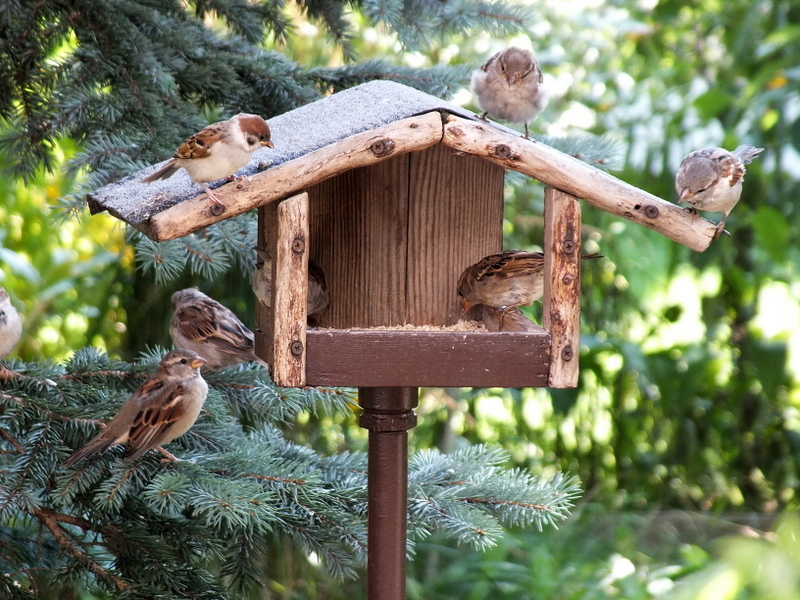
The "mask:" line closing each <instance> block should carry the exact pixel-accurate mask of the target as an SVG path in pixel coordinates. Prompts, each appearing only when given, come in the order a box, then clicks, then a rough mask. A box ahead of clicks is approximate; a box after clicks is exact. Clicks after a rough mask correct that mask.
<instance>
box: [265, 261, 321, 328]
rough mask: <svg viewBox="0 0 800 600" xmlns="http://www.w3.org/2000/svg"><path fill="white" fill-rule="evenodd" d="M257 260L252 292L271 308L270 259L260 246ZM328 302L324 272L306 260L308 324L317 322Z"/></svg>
mask: <svg viewBox="0 0 800 600" xmlns="http://www.w3.org/2000/svg"><path fill="white" fill-rule="evenodd" d="M256 253H257V254H258V260H257V261H256V269H255V271H253V280H252V285H253V293H254V294H255V295H256V298H257V299H258V301H259V302H260V303H261V304H263V305H264V306H266V307H267V308H271V305H272V260H271V259H270V257H269V255H268V254H267V253H266V252H265V251H264V250H261V249H260V248H256ZM329 303H330V295H329V294H328V286H327V285H326V284H325V273H324V272H323V270H322V269H321V268H320V266H319V265H318V264H317V263H315V262H314V261H313V260H309V261H308V300H307V302H306V315H307V321H308V324H309V325H311V326H312V327H313V326H315V325H316V324H317V320H318V319H319V317H320V315H321V314H322V313H323V312H325V309H326V308H328V304H329Z"/></svg>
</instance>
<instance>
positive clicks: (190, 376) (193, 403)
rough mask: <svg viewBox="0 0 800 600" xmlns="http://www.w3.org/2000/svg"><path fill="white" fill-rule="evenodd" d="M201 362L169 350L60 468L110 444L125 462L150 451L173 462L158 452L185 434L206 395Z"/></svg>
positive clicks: (101, 452)
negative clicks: (122, 450) (122, 447)
mask: <svg viewBox="0 0 800 600" xmlns="http://www.w3.org/2000/svg"><path fill="white" fill-rule="evenodd" d="M205 362H206V361H205V360H204V359H203V358H200V357H199V356H197V354H195V353H194V352H191V351H189V350H173V351H172V352H170V353H169V354H167V355H166V356H165V357H164V358H163V359H162V360H161V362H160V363H159V365H158V369H156V372H155V373H154V374H153V375H151V376H150V378H149V379H148V380H147V381H145V382H144V383H143V384H142V385H140V386H139V388H138V389H137V390H136V391H135V392H133V394H132V395H131V397H130V398H128V399H127V400H126V401H125V403H124V404H123V405H122V406H121V407H120V409H119V411H117V414H116V415H114V417H113V418H112V419H111V421H109V422H108V425H106V427H105V428H104V429H103V431H101V432H100V433H99V434H98V435H97V436H95V437H94V439H92V441H90V442H89V443H88V444H86V445H85V446H84V447H83V448H81V449H80V450H77V451H76V452H74V453H73V454H72V455H71V456H70V457H69V458H67V460H65V461H64V465H65V466H67V467H69V466H72V465H73V464H75V463H76V462H78V461H79V460H83V459H85V458H88V457H90V456H92V455H94V454H103V453H104V452H105V451H106V450H108V449H109V448H110V447H111V446H114V445H115V444H127V445H128V450H127V459H126V460H127V462H131V461H133V460H136V459H137V458H138V457H139V456H141V455H142V454H144V453H145V452H147V451H148V450H150V449H152V448H156V449H158V450H159V452H161V453H162V454H164V456H166V457H167V460H177V459H176V458H175V457H174V456H173V455H172V454H171V453H169V452H167V451H166V450H164V449H163V448H161V445H162V444H166V443H168V442H171V441H172V440H174V439H175V438H178V437H180V436H182V435H183V434H184V433H186V432H187V431H189V429H191V428H192V425H194V422H195V421H196V420H197V417H198V415H199V414H200V410H201V409H202V408H203V404H204V403H205V401H206V396H207V395H208V384H207V383H206V382H205V380H204V379H203V378H202V377H201V375H200V366H201V365H203V364H204V363H205Z"/></svg>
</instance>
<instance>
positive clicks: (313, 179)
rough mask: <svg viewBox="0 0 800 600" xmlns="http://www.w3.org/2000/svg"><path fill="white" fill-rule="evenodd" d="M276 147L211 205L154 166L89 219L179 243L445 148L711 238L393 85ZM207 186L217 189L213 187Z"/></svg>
mask: <svg viewBox="0 0 800 600" xmlns="http://www.w3.org/2000/svg"><path fill="white" fill-rule="evenodd" d="M269 125H270V129H271V131H272V141H273V143H274V144H275V148H274V150H270V149H266V148H262V149H260V150H258V151H256V152H255V153H254V155H253V157H252V159H251V160H250V162H249V164H248V165H247V166H246V167H245V168H243V169H242V170H241V171H239V173H238V175H244V176H246V179H242V180H238V181H235V182H232V183H228V184H227V185H222V186H221V187H220V188H219V189H218V190H216V194H217V195H218V196H219V197H220V198H221V199H222V200H223V201H224V202H225V204H226V208H224V209H223V210H219V209H221V208H222V207H221V206H219V205H215V204H213V203H212V202H210V201H209V200H208V199H207V198H206V196H205V194H203V193H200V192H201V191H202V190H201V189H200V188H199V186H197V185H195V184H194V183H193V182H192V180H191V178H190V177H189V175H188V173H187V172H186V171H185V170H183V169H181V170H180V171H179V172H178V173H176V174H175V175H173V176H172V177H171V178H169V179H166V180H159V181H155V182H151V183H141V180H142V179H143V178H144V177H146V176H147V175H149V174H150V173H152V172H153V171H154V170H155V169H156V168H158V165H154V166H152V167H149V168H147V169H144V170H142V171H140V172H137V173H134V174H132V175H130V176H128V177H126V178H124V179H121V180H119V181H115V182H113V183H111V184H108V185H106V186H104V187H102V188H100V189H98V190H95V191H93V192H91V193H89V194H88V195H87V200H88V203H89V208H90V210H91V212H92V214H95V213H97V212H101V211H104V210H107V211H108V212H109V213H111V214H112V215H114V216H115V217H117V218H119V219H121V220H123V221H125V222H126V223H128V224H130V225H132V226H134V227H136V228H137V229H139V230H141V231H142V232H144V233H145V234H146V235H148V236H149V237H151V238H153V239H155V240H167V239H174V238H177V237H181V236H184V235H187V234H189V233H191V232H192V231H196V230H197V229H200V228H202V227H206V226H208V225H211V224H213V223H215V222H218V221H221V220H224V219H228V218H231V217H234V216H236V215H239V214H241V213H243V212H246V211H248V210H250V209H253V208H256V207H257V206H261V205H264V204H268V203H270V202H274V201H277V200H280V199H282V198H285V197H287V196H290V195H292V194H294V193H296V192H298V191H301V190H303V189H306V188H308V187H309V186H310V185H314V184H316V183H319V182H320V181H323V180H324V179H327V178H329V177H333V176H335V175H338V174H340V173H343V172H345V171H348V170H350V169H353V168H357V167H363V166H368V165H370V164H374V163H376V162H379V161H381V160H386V159H389V158H392V157H394V156H398V155H400V154H403V153H405V152H412V151H418V150H423V149H424V148H426V147H429V146H432V145H434V144H438V143H442V144H444V145H446V146H449V147H451V148H452V149H453V150H454V151H456V152H463V153H467V154H473V155H477V156H479V157H481V158H484V159H486V160H489V161H492V162H494V163H497V164H500V165H501V166H503V167H505V168H507V169H512V170H515V171H519V172H521V173H524V174H526V175H530V176H532V177H534V178H536V179H538V180H540V181H542V182H543V183H546V184H548V185H551V186H553V187H555V188H557V189H561V190H562V191H565V192H567V193H569V194H572V195H574V196H576V197H579V198H582V199H584V200H586V201H588V202H590V203H591V204H594V205H595V206H598V207H600V208H602V209H603V210H606V211H608V212H611V213H613V214H616V215H618V216H620V217H622V218H625V219H628V220H631V221H634V222H636V223H638V224H640V225H644V226H646V227H649V228H651V229H654V230H656V231H659V232H660V233H662V234H664V235H667V236H668V237H670V238H672V239H674V240H676V241H678V242H680V243H683V244H685V245H687V246H689V247H690V248H692V249H695V250H701V251H702V250H705V249H706V248H707V247H708V246H709V245H710V243H711V241H712V240H713V238H714V234H715V228H714V226H713V225H712V224H711V223H709V222H708V221H706V220H704V219H701V218H698V217H694V216H691V215H689V214H688V213H686V212H685V211H684V210H682V209H680V208H679V207H677V206H676V205H675V204H673V203H671V202H665V201H664V200H661V199H659V198H657V197H655V196H653V195H651V194H648V193H647V192H644V191H642V190H640V189H638V188H635V187H633V186H631V185H629V184H627V183H625V182H623V181H621V180H619V179H617V178H615V177H613V176H611V175H609V174H608V173H605V172H604V171H601V170H599V169H597V168H595V167H593V166H591V165H588V164H586V163H583V162H581V161H579V160H577V159H575V158H573V157H571V156H569V155H567V154H564V153H562V152H559V151H558V150H555V149H554V148H551V147H550V146H547V145H546V144H543V143H541V142H537V141H535V140H527V139H524V138H522V137H521V136H520V134H519V133H518V132H515V131H512V130H510V129H507V128H505V127H501V126H498V125H495V124H494V123H488V122H485V121H481V120H479V119H477V118H476V117H475V115H474V114H473V113H472V112H470V111H466V110H464V109H463V108H461V107H459V106H456V105H454V104H451V103H448V102H445V101H443V100H441V99H440V98H436V97H435V96H431V95H429V94H426V93H424V92H420V91H418V90H415V89H413V88H410V87H408V86H404V85H401V84H398V83H394V82H389V81H373V82H369V83H366V84H363V85H359V86H357V87H354V88H350V89H348V90H345V91H342V92H339V93H336V94H333V95H331V96H328V97H326V98H323V99H321V100H318V101H317V102H313V103H311V104H307V105H305V106H302V107H300V108H297V109H295V110H292V111H290V112H287V113H284V114H282V115H279V116H277V117H273V118H271V119H270V120H269ZM211 187H214V186H213V185H212V186H211Z"/></svg>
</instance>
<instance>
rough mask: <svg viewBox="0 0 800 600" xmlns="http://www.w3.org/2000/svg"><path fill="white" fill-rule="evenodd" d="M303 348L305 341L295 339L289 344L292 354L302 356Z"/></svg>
mask: <svg viewBox="0 0 800 600" xmlns="http://www.w3.org/2000/svg"><path fill="white" fill-rule="evenodd" d="M303 349H304V348H303V342H301V341H300V340H295V341H293V342H292V343H291V345H290V346H289V351H290V352H291V353H292V356H302V354H303Z"/></svg>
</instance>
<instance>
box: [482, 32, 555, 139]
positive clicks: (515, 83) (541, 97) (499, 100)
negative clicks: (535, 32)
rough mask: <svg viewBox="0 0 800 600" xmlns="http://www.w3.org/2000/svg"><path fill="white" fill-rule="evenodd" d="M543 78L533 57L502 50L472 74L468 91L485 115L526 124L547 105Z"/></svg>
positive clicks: (515, 50) (519, 50)
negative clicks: (475, 97) (474, 96)
mask: <svg viewBox="0 0 800 600" xmlns="http://www.w3.org/2000/svg"><path fill="white" fill-rule="evenodd" d="M543 82H544V78H543V77H542V71H541V70H540V69H539V63H538V62H536V58H534V56H533V54H532V53H531V52H529V51H528V50H523V49H522V48H514V47H511V48H506V49H505V50H502V51H500V52H498V53H497V54H495V55H494V56H492V57H491V58H490V59H489V60H487V61H486V64H485V65H483V66H482V67H481V68H480V69H478V70H477V71H475V72H474V73H473V74H472V91H473V92H475V95H476V96H477V97H478V106H480V107H481V109H482V110H483V111H484V113H483V114H482V115H480V118H481V119H483V120H484V121H485V120H486V115H492V116H493V117H494V118H496V119H503V120H505V121H510V122H512V123H525V136H524V137H525V139H529V137H530V136H529V133H528V122H529V121H532V120H533V119H534V118H535V117H536V115H538V114H539V113H540V112H542V109H543V108H544V106H545V104H546V103H547V92H546V91H545V89H544V87H543V85H542V84H543Z"/></svg>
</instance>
